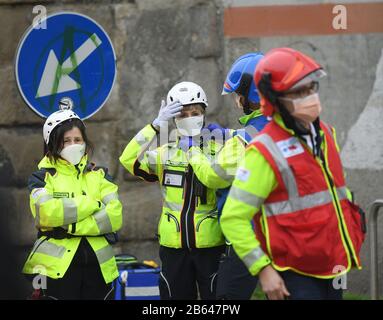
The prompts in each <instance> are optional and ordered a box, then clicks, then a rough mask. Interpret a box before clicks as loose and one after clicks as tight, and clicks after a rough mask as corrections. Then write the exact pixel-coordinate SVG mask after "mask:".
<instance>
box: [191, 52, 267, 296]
mask: <svg viewBox="0 0 383 320" xmlns="http://www.w3.org/2000/svg"><path fill="white" fill-rule="evenodd" d="M262 58H263V54H262V53H260V52H253V53H247V54H245V55H243V56H241V57H239V58H238V59H237V60H236V61H235V62H234V63H233V65H232V67H231V69H230V71H229V73H228V74H227V76H226V80H225V83H224V85H223V91H222V94H223V95H226V94H230V93H233V92H234V93H235V94H236V96H235V101H236V106H237V107H238V108H240V109H241V110H243V113H244V116H242V117H241V118H240V119H239V122H240V124H241V125H242V126H243V128H241V129H238V130H234V132H233V133H232V138H230V139H228V140H227V142H226V143H225V145H224V147H223V148H222V149H221V150H220V151H219V154H218V155H217V156H216V157H215V158H214V160H210V159H209V158H208V157H206V156H205V155H204V154H203V153H202V152H201V150H200V148H197V147H195V146H192V147H191V148H190V149H189V151H188V153H187V156H188V159H189V163H190V165H191V166H192V168H193V170H194V173H195V174H196V176H197V177H198V179H199V180H200V181H201V182H202V183H203V184H204V185H206V186H207V187H209V188H215V189H219V190H218V191H217V195H218V205H217V206H218V214H219V216H220V215H221V213H222V208H223V206H224V204H225V201H226V197H227V195H228V193H229V190H230V186H231V184H232V181H233V180H234V177H235V174H236V171H237V168H238V164H239V162H240V160H241V159H242V158H243V156H244V154H245V148H246V146H247V144H248V143H249V142H250V141H251V140H252V139H253V138H254V137H255V135H257V134H258V132H259V131H261V130H262V129H263V127H264V126H265V125H266V124H267V123H268V119H267V118H266V117H265V116H264V115H263V114H262V113H261V111H260V106H261V105H260V98H259V95H258V91H257V88H256V86H255V84H254V81H253V74H254V71H255V68H256V66H257V64H258V62H259V61H260V60H261V59H262ZM208 127H209V129H210V130H211V131H212V136H215V135H219V134H215V131H220V130H221V131H223V130H224V129H222V128H220V127H219V126H218V125H216V126H215V127H214V125H209V126H208ZM225 131H227V130H225ZM221 134H222V133H221ZM225 134H227V132H225ZM256 285H257V278H256V277H253V276H252V275H251V274H250V273H249V271H248V270H247V268H246V266H245V265H244V263H243V262H242V261H241V260H240V259H239V258H238V256H237V255H236V253H235V252H234V250H233V248H232V246H231V245H230V243H227V246H226V251H225V253H224V255H223V256H222V259H221V261H220V265H219V269H218V277H217V298H218V299H231V300H235V299H242V300H243V299H250V298H251V295H252V293H253V292H254V289H255V287H256Z"/></svg>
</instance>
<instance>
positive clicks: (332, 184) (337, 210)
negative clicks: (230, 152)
mask: <svg viewBox="0 0 383 320" xmlns="http://www.w3.org/2000/svg"><path fill="white" fill-rule="evenodd" d="M320 153H321V158H323V160H322V159H321V162H322V164H323V166H321V167H323V169H324V172H325V174H326V177H327V180H328V182H329V184H330V189H331V195H332V198H333V203H334V202H335V210H336V213H337V215H338V218H339V222H340V226H341V230H342V235H343V237H344V240H345V243H346V246H347V250H348V252H349V253H350V256H351V257H352V260H354V262H355V264H356V265H357V264H358V263H357V261H355V257H354V255H353V253H352V250H351V246H350V243H349V240H348V238H347V236H346V231H345V230H344V225H343V219H342V217H341V215H340V208H339V205H338V201H337V197H336V195H335V192H334V186H335V184H334V182H333V180H332V178H331V176H330V174H329V172H328V170H327V163H326V161H325V157H324V154H323V151H322V150H320Z"/></svg>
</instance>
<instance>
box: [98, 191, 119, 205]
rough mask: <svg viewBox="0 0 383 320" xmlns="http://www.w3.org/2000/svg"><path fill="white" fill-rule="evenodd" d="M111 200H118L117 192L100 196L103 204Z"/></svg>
mask: <svg viewBox="0 0 383 320" xmlns="http://www.w3.org/2000/svg"><path fill="white" fill-rule="evenodd" d="M112 200H118V194H117V192H112V193H109V194H107V195H106V196H105V197H104V198H102V202H103V204H108V203H109V202H110V201H112Z"/></svg>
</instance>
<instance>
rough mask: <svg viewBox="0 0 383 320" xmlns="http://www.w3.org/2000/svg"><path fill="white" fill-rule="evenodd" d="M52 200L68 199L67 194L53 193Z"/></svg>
mask: <svg viewBox="0 0 383 320" xmlns="http://www.w3.org/2000/svg"><path fill="white" fill-rule="evenodd" d="M53 198H69V192H53Z"/></svg>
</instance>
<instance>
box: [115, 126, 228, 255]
mask: <svg viewBox="0 0 383 320" xmlns="http://www.w3.org/2000/svg"><path fill="white" fill-rule="evenodd" d="M156 138H157V131H156V130H155V129H154V128H153V127H152V125H150V124H149V125H147V126H145V127H144V128H143V129H142V130H141V131H139V132H138V134H137V135H136V136H135V137H134V138H133V139H132V140H131V141H130V142H129V143H128V145H127V146H126V148H125V150H124V151H123V153H122V155H121V157H120V162H121V163H122V165H123V166H124V167H125V168H126V169H127V170H128V171H129V172H130V173H131V174H133V175H135V176H138V177H140V178H142V179H144V180H146V181H151V182H153V181H158V182H159V185H160V188H161V192H162V200H163V204H162V205H163V207H162V214H161V217H160V221H159V224H158V235H159V241H160V245H162V246H165V247H170V248H209V247H215V246H219V245H222V244H223V243H224V239H223V235H222V232H221V229H220V227H219V225H218V219H217V206H216V205H217V203H216V195H215V190H214V189H210V188H206V187H205V186H203V185H202V184H201V183H200V182H199V181H198V180H197V178H196V176H195V174H194V172H193V169H192V167H191V166H190V165H189V163H188V159H187V156H186V153H185V152H184V151H183V150H182V149H180V148H179V147H178V141H177V142H174V143H169V144H165V145H162V146H160V147H158V148H154V149H152V150H150V146H151V144H152V143H153V142H155V141H156ZM217 148H218V146H217V144H214V143H211V142H209V145H208V147H206V148H203V150H204V151H205V152H206V153H205V154H206V155H207V156H208V157H213V156H214V154H215V152H216V149H217Z"/></svg>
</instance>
